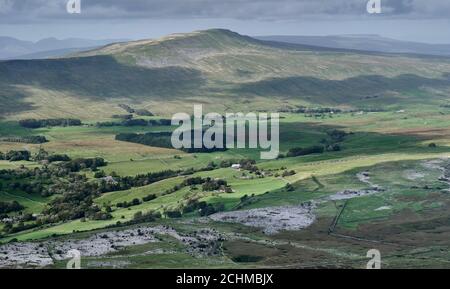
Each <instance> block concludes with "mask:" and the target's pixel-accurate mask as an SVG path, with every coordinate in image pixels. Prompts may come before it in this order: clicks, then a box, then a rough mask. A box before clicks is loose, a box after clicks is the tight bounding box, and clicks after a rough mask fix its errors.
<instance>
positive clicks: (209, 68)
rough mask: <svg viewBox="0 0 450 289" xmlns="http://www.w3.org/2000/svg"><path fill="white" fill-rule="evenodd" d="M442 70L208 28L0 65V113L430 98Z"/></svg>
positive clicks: (447, 68)
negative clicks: (67, 55)
mask: <svg viewBox="0 0 450 289" xmlns="http://www.w3.org/2000/svg"><path fill="white" fill-rule="evenodd" d="M37 71H39V73H37ZM449 72H450V62H449V61H447V60H446V59H445V58H440V59H434V58H418V57H406V56H392V55H383V54H379V55H377V54H364V53H357V52H354V51H333V50H321V49H313V48H310V47H303V46H298V47H297V46H288V47H285V46H280V45H276V44H273V43H264V42H260V41H256V40H253V39H251V38H248V37H244V36H241V35H238V34H235V33H232V32H229V31H225V30H208V31H202V32H196V33H191V34H183V35H176V36H172V37H167V38H163V39H160V40H155V41H145V40H144V41H136V42H131V43H124V44H115V45H110V46H107V47H105V48H101V49H98V50H94V51H91V52H89V53H84V54H80V55H75V56H73V57H71V58H63V59H54V60H36V61H7V62H0V99H1V100H2V103H3V104H4V105H2V108H1V111H0V114H2V115H3V116H7V117H8V118H10V119H18V118H23V117H39V118H42V117H48V116H52V117H61V116H63V117H67V116H68V115H70V116H73V117H80V118H82V119H91V120H92V119H96V120H98V119H107V118H109V117H110V116H111V114H113V113H120V109H118V108H117V104H118V103H123V102H125V103H134V104H136V105H138V106H140V107H146V108H149V109H150V110H152V111H154V112H157V113H159V114H168V113H173V112H178V111H181V110H184V111H186V110H188V111H190V110H191V109H192V107H191V103H195V102H198V103H204V104H205V105H206V106H207V107H208V108H209V109H211V110H216V111H224V110H227V109H229V110H236V109H239V110H254V109H258V108H261V109H269V108H271V109H272V110H274V109H275V108H277V107H285V106H287V105H292V104H310V105H311V104H312V105H318V104H320V105H351V106H360V107H361V106H362V107H367V106H379V105H380V104H383V105H384V106H387V105H389V106H393V107H398V106H401V105H402V104H406V103H413V102H416V103H418V104H437V103H442V102H445V99H446V93H447V92H448V88H449V81H448V77H447V75H448V73H449ZM430 88H433V89H432V90H431V89H430ZM424 94H425V95H426V96H427V97H426V98H424V97H423V96H424ZM224 96H225V97H224ZM405 97H407V99H405ZM218 98H219V99H220V102H217V99H218ZM267 98H270V99H271V100H272V101H271V102H270V105H269V103H267V101H266V100H267ZM248 100H250V101H251V103H250V102H248ZM163 104H164V105H163Z"/></svg>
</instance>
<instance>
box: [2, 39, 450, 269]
mask: <svg viewBox="0 0 450 289" xmlns="http://www.w3.org/2000/svg"><path fill="white" fill-rule="evenodd" d="M46 61H47V62H46ZM27 65H28V66H27ZM93 68H95V70H92V69H93ZM37 69H42V71H43V72H42V74H36V73H33V71H37ZM61 70H64V71H68V72H67V75H66V76H67V77H68V78H67V79H66V81H65V82H63V81H62V80H61V79H60V78H59V74H58V72H60V71H61ZM88 72H89V73H88ZM83 73H88V76H89V77H87V78H83V79H82V80H81V83H78V84H77V82H76V81H75V80H80V79H79V78H80V75H82V74H83ZM108 73H111V74H108ZM449 73H450V62H449V60H448V59H446V58H440V59H439V60H438V59H434V58H432V57H429V58H428V57H423V58H422V57H413V56H405V55H389V54H369V55H366V54H364V53H358V52H355V51H352V52H350V51H348V52H346V51H333V50H331V49H319V48H317V49H316V50H314V49H313V48H311V47H309V48H307V47H301V46H296V47H283V46H282V45H279V44H278V45H277V44H276V43H271V44H269V43H264V42H260V41H257V40H253V39H251V38H248V37H244V36H240V35H236V34H234V33H232V32H228V31H221V30H212V31H206V32H196V33H192V34H186V35H179V36H174V37H171V38H164V39H161V40H158V41H156V40H155V41H138V42H132V43H123V44H114V45H112V46H107V47H105V48H101V49H99V50H94V51H91V52H89V53H88V54H80V55H74V56H72V57H68V58H61V59H53V60H42V61H31V62H29V63H27V62H16V61H11V62H9V61H8V62H0V100H4V102H3V103H4V104H5V106H3V105H2V108H1V109H0V114H1V116H2V118H1V119H0V242H1V243H2V244H1V245H0V267H6V268H11V267H24V268H29V267H46V268H63V267H65V266H66V263H67V259H68V256H67V255H66V254H67V251H68V250H70V249H77V250H79V251H80V252H81V254H82V267H85V268H365V266H366V264H367V261H368V258H367V257H366V254H367V251H368V250H370V249H377V250H379V251H380V252H381V254H382V267H384V268H450V261H449V260H450V254H449V252H450V242H449V238H450V222H449V220H450V106H449V103H448V93H449V91H450V82H449V79H448V75H449ZM4 76H7V77H4ZM123 81H125V82H126V84H124V83H123ZM125 95H126V96H125ZM106 100H107V101H106ZM219 100H220V101H219ZM193 104H203V105H204V110H205V111H208V112H211V111H217V112H221V113H224V112H239V111H241V112H250V111H255V112H279V113H280V116H281V119H280V155H279V157H278V158H277V159H274V160H261V159H260V158H259V156H260V150H259V149H228V150H225V151H209V152H186V151H182V150H175V149H172V148H171V147H167V146H165V145H164V144H165V141H166V139H164V137H165V136H167V135H170V132H172V131H173V129H174V128H175V127H173V126H170V125H168V123H167V119H169V118H170V117H171V114H172V112H182V111H185V112H187V113H190V114H191V113H192V109H193V107H192V105H193ZM149 135H150V137H153V139H150V140H149V138H150V137H149ZM119 136H121V137H122V138H120V137H119ZM124 136H125V138H123V137H124ZM132 137H134V138H132ZM119 139H122V140H119ZM133 139H134V140H135V139H138V141H132V140H133ZM148 141H152V145H149V143H148ZM154 144H161V145H159V146H158V145H154ZM89 244H94V245H91V246H90V245H89Z"/></svg>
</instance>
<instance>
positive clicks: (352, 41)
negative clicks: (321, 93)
mask: <svg viewBox="0 0 450 289" xmlns="http://www.w3.org/2000/svg"><path fill="white" fill-rule="evenodd" d="M256 38H257V39H260V40H269V41H278V42H286V43H293V44H304V45H313V46H321V47H328V48H341V49H356V50H363V51H376V52H388V53H414V54H428V55H441V56H450V44H427V43H419V42H409V41H400V40H394V39H390V38H385V37H381V36H378V35H337V36H259V37H256Z"/></svg>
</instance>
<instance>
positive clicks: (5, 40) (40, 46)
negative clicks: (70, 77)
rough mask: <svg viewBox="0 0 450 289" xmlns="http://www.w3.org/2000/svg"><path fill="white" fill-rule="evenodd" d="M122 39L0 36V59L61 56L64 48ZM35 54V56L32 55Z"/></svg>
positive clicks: (102, 43)
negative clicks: (21, 38) (25, 39)
mask: <svg viewBox="0 0 450 289" xmlns="http://www.w3.org/2000/svg"><path fill="white" fill-rule="evenodd" d="M119 41H123V40H120V39H105V40H89V39H80V38H69V39H63V40H59V39H56V38H46V39H42V40H40V41H38V42H35V43H34V42H31V41H23V40H18V39H15V38H12V37H0V59H14V58H20V59H30V58H32V57H35V58H43V57H53V56H61V55H63V54H62V53H63V52H64V50H67V49H68V50H69V51H68V52H73V51H80V49H89V48H92V47H99V46H103V45H106V44H110V43H113V42H119ZM33 55H35V56H33Z"/></svg>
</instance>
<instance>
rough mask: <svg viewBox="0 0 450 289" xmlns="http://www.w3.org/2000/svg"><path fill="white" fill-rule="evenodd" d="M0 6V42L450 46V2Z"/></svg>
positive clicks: (122, 0)
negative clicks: (356, 38)
mask: <svg viewBox="0 0 450 289" xmlns="http://www.w3.org/2000/svg"><path fill="white" fill-rule="evenodd" d="M67 1H68V0H0V36H12V37H15V38H19V39H24V40H33V41H36V40H39V39H42V38H47V37H56V38H71V37H81V38H91V39H105V38H128V39H141V38H155V37H159V36H163V35H166V34H170V33H176V32H189V31H192V30H199V29H207V28H227V29H231V30H234V31H236V32H239V33H242V34H246V35H255V36H256V35H335V34H379V35H382V36H386V37H391V38H396V39H402V40H413V41H421V42H430V43H450V0H381V2H382V13H381V14H372V15H370V14H368V13H367V11H366V4H367V2H368V0H80V1H81V8H82V11H81V14H68V13H67V11H66V3H67Z"/></svg>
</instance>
